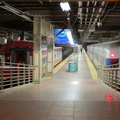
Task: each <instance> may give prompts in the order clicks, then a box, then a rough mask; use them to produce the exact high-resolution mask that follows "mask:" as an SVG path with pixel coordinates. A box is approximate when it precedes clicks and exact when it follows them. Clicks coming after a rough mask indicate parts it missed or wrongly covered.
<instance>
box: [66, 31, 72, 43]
mask: <svg viewBox="0 0 120 120" xmlns="http://www.w3.org/2000/svg"><path fill="white" fill-rule="evenodd" d="M66 35H67V38H68V39H69V42H70V44H71V45H74V42H73V37H72V34H71V31H70V30H69V29H68V30H66Z"/></svg>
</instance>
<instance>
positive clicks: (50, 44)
mask: <svg viewBox="0 0 120 120" xmlns="http://www.w3.org/2000/svg"><path fill="white" fill-rule="evenodd" d="M47 31H48V37H47V49H48V52H47V73H46V76H47V77H51V76H53V73H54V31H53V26H52V25H49V26H48V30H47Z"/></svg>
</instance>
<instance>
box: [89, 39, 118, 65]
mask: <svg viewBox="0 0 120 120" xmlns="http://www.w3.org/2000/svg"><path fill="white" fill-rule="evenodd" d="M87 51H88V52H87V53H88V55H89V57H90V59H91V61H92V62H93V64H94V65H95V66H96V67H97V66H98V65H107V66H108V65H112V64H118V63H120V41H111V42H105V43H98V44H91V45H88V47H87Z"/></svg>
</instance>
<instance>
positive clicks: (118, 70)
mask: <svg viewBox="0 0 120 120" xmlns="http://www.w3.org/2000/svg"><path fill="white" fill-rule="evenodd" d="M119 66H120V64H113V65H109V66H98V78H100V79H101V80H102V81H103V82H104V83H105V84H107V85H108V86H110V87H111V88H113V89H115V90H117V91H120V67H119Z"/></svg>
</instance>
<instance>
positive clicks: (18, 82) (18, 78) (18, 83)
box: [17, 64, 20, 86]
mask: <svg viewBox="0 0 120 120" xmlns="http://www.w3.org/2000/svg"><path fill="white" fill-rule="evenodd" d="M17 67H18V68H17V75H18V77H17V85H18V86H19V85H20V64H17Z"/></svg>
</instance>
